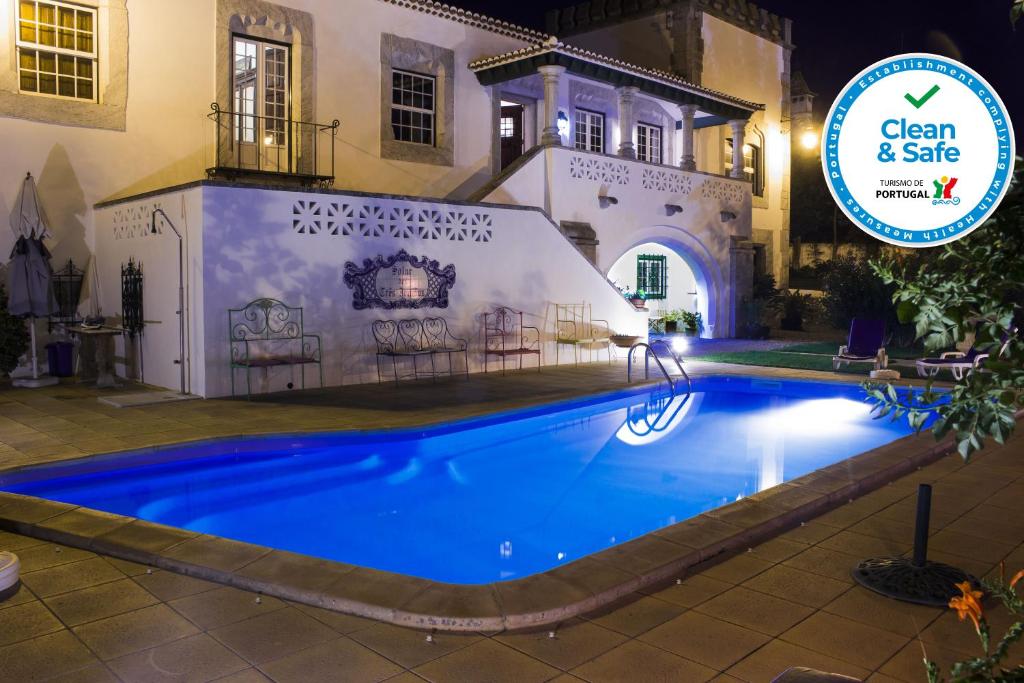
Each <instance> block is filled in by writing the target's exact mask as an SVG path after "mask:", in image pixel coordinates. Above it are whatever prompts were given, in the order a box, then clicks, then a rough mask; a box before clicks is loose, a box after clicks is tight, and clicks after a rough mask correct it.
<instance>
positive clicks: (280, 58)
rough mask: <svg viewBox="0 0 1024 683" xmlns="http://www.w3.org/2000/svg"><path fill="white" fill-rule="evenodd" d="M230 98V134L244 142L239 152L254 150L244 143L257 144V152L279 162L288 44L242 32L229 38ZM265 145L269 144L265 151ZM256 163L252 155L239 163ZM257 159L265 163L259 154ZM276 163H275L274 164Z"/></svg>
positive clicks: (285, 129) (285, 124) (284, 143)
mask: <svg viewBox="0 0 1024 683" xmlns="http://www.w3.org/2000/svg"><path fill="white" fill-rule="evenodd" d="M233 45H234V48H233V55H232V64H233V72H232V77H231V98H232V107H233V111H234V116H233V118H234V127H235V130H234V136H235V139H236V140H237V141H238V142H240V143H244V145H242V146H240V149H239V153H240V154H241V155H242V156H243V157H244V156H245V155H247V154H257V152H253V151H252V149H253V148H248V147H246V145H257V146H258V148H259V151H258V154H259V155H265V156H266V158H267V159H270V160H272V161H273V162H274V164H275V165H279V164H280V163H283V162H281V160H282V159H287V156H282V150H281V149H279V148H287V147H288V142H289V140H288V134H289V118H288V117H289V110H288V108H289V104H290V101H289V97H288V93H289V79H288V69H289V48H288V46H286V45H279V44H276V43H269V42H263V41H260V40H257V39H254V38H249V37H246V36H235V37H234V42H233ZM268 148H273V149H272V150H271V151H269V152H268V151H267V150H268ZM250 162H251V163H254V164H255V163H257V159H256V158H255V157H251V158H246V159H243V163H250ZM259 163H261V164H262V163H269V162H267V161H266V159H263V158H262V157H261V158H260V160H259ZM275 167H276V166H275Z"/></svg>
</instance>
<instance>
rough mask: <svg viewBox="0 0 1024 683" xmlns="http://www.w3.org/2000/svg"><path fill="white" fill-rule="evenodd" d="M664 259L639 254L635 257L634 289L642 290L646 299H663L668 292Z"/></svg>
mask: <svg viewBox="0 0 1024 683" xmlns="http://www.w3.org/2000/svg"><path fill="white" fill-rule="evenodd" d="M666 260H667V259H666V257H665V256H664V255H655V254H639V255H637V257H636V288H637V289H638V290H641V289H642V290H643V291H644V292H645V293H646V295H647V298H648V299H664V298H665V297H666V294H667V292H668V272H667V270H668V269H667V267H666V263H665V262H666Z"/></svg>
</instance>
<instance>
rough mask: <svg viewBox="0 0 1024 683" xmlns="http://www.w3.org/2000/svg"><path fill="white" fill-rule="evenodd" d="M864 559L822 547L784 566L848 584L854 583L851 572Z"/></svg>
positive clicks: (808, 551)
mask: <svg viewBox="0 0 1024 683" xmlns="http://www.w3.org/2000/svg"><path fill="white" fill-rule="evenodd" d="M862 559H864V558H863V557H861V556H859V555H851V554H849V553H844V552H840V551H838V550H830V549H828V548H822V547H821V546H812V547H810V548H808V549H807V550H805V551H803V552H802V553H800V554H798V555H794V556H793V557H791V558H789V559H788V560H785V561H784V562H783V563H782V564H783V565H784V566H787V567H795V568H796V569H802V570H804V571H808V572H812V573H815V574H820V575H821V576H827V577H829V578H830V579H835V580H836V581H842V582H844V583H847V584H852V583H853V577H852V576H851V575H850V572H851V571H852V570H853V568H854V567H856V566H857V564H858V563H859V562H860V561H861V560H862Z"/></svg>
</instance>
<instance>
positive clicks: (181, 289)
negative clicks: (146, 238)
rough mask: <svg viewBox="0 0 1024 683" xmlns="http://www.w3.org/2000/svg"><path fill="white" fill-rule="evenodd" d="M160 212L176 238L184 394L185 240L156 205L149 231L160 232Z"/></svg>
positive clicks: (180, 360) (152, 232)
mask: <svg viewBox="0 0 1024 683" xmlns="http://www.w3.org/2000/svg"><path fill="white" fill-rule="evenodd" d="M157 214H160V215H161V216H162V217H163V219H164V222H165V223H167V225H169V226H170V228H171V230H173V231H174V235H175V236H176V237H177V238H178V353H179V355H178V360H177V361H175V362H176V363H177V364H178V366H179V367H180V370H181V394H182V395H185V393H186V392H185V266H184V247H185V242H184V240H183V239H182V236H181V233H180V232H178V229H177V228H176V227H174V223H172V222H171V219H170V218H168V216H167V213H166V212H165V211H164V210H163V209H161V208H159V207H157V208H155V209H153V215H152V216H151V217H150V225H149V231H150V233H151V234H153V235H158V234H160V232H159V231H158V230H157V229H156V216H157Z"/></svg>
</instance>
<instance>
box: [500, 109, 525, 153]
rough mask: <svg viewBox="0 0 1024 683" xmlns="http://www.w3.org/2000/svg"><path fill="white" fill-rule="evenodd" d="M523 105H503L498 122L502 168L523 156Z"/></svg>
mask: <svg viewBox="0 0 1024 683" xmlns="http://www.w3.org/2000/svg"><path fill="white" fill-rule="evenodd" d="M524 111H525V107H523V105H521V104H505V103H502V105H501V118H500V119H499V120H498V134H499V135H500V136H501V168H502V169H504V168H505V167H506V166H508V165H509V164H511V163H512V162H513V161H515V160H516V159H518V158H519V157H521V156H522V155H523V114H524Z"/></svg>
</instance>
